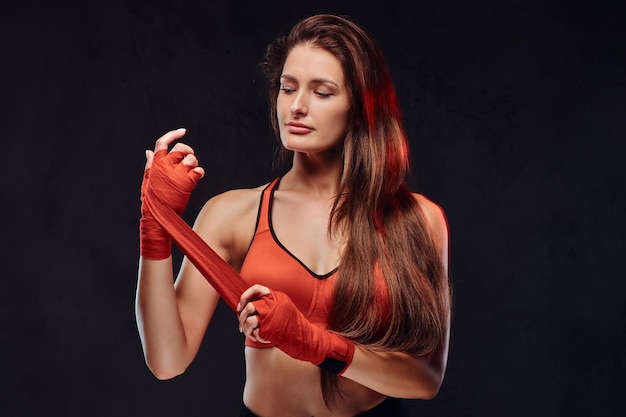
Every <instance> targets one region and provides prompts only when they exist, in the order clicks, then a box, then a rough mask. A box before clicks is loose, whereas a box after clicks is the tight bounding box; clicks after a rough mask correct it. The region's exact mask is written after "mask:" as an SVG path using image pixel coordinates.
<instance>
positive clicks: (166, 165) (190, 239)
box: [142, 151, 249, 311]
mask: <svg viewBox="0 0 626 417" xmlns="http://www.w3.org/2000/svg"><path fill="white" fill-rule="evenodd" d="M170 154H176V152H171V153H170ZM181 160H182V154H180V155H179V156H176V155H174V156H173V157H171V158H170V157H169V156H168V153H167V151H159V152H157V153H156V154H155V155H154V159H153V161H152V167H151V168H150V169H149V170H148V171H150V172H149V177H148V175H146V176H145V177H146V178H148V180H147V181H146V180H145V179H144V183H145V186H144V185H142V189H145V190H144V191H143V192H142V202H143V205H142V213H143V212H144V211H145V213H146V214H145V215H144V217H146V218H148V219H149V220H148V221H147V223H148V224H150V223H151V221H154V222H155V223H157V224H158V225H160V226H161V227H162V228H163V229H164V231H165V233H166V234H168V235H169V236H171V237H172V239H173V240H174V242H176V245H177V246H178V247H179V248H180V250H181V251H182V252H183V253H184V254H185V255H186V256H187V257H188V258H189V260H190V261H191V262H192V263H193V264H194V265H195V267H196V268H197V269H198V270H199V271H200V273H201V274H202V275H203V276H204V277H205V278H206V280H207V281H209V283H210V284H211V285H212V286H213V288H215V290H216V291H217V292H218V293H219V294H220V296H221V297H222V299H223V300H224V301H225V302H226V304H228V306H229V307H230V308H231V309H232V310H233V311H235V310H236V307H237V303H238V302H239V298H240V297H241V294H242V293H243V292H244V291H245V290H246V289H247V288H248V287H249V285H248V284H247V283H246V281H245V280H244V279H243V278H241V277H240V276H239V274H238V273H237V271H235V270H234V269H233V268H232V267H231V266H230V265H229V264H228V263H226V262H225V261H224V260H223V259H222V258H221V257H220V256H219V255H218V254H217V253H215V251H214V250H213V249H212V248H211V247H210V246H209V245H207V244H206V242H205V241H204V240H202V238H201V237H200V236H198V234H197V233H196V232H194V231H193V229H192V228H191V227H189V225H188V224H187V223H185V221H184V220H183V219H182V218H181V217H180V214H181V213H182V211H183V210H184V208H185V206H186V205H187V201H188V199H189V195H190V194H191V191H192V190H193V188H194V187H195V185H196V183H197V181H198V180H199V179H200V175H199V174H198V173H196V172H195V171H193V170H189V167H187V166H185V165H183V164H182V163H180V161H181ZM177 161H178V162H177ZM142 221H143V218H142ZM142 243H143V246H144V247H145V246H146V244H145V242H143V236H142ZM150 244H153V242H151V241H149V243H148V247H150ZM142 250H143V249H142ZM169 255H170V254H169V251H168V253H167V256H166V257H168V256H169ZM142 256H143V252H142ZM146 257H148V258H149V256H146Z"/></svg>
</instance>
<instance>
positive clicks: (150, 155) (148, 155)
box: [144, 149, 154, 171]
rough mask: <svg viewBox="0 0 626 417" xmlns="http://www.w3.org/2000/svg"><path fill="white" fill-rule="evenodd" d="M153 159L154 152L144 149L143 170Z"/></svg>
mask: <svg viewBox="0 0 626 417" xmlns="http://www.w3.org/2000/svg"><path fill="white" fill-rule="evenodd" d="M153 159H154V152H153V151H151V150H149V149H146V165H145V166H144V171H145V170H146V169H148V168H150V167H151V166H152V160H153Z"/></svg>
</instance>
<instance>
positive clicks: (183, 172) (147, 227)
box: [139, 150, 202, 260]
mask: <svg viewBox="0 0 626 417" xmlns="http://www.w3.org/2000/svg"><path fill="white" fill-rule="evenodd" d="M184 157H185V155H184V154H183V153H182V152H175V151H174V152H170V153H168V152H167V150H161V151H158V152H156V153H155V154H154V158H153V160H152V166H151V167H150V168H148V169H146V170H145V171H144V177H143V182H142V183H141V219H140V221H139V253H140V255H141V256H143V257H144V258H146V259H155V260H158V259H166V258H168V257H169V256H170V254H171V251H172V239H171V237H170V234H169V233H168V232H167V231H165V229H164V228H163V227H162V226H161V225H160V224H159V222H157V221H156V220H155V218H154V216H153V215H152V213H151V212H150V210H149V209H148V207H147V204H146V196H147V194H148V190H150V191H151V192H154V193H153V194H155V195H158V198H159V200H160V201H161V202H162V203H163V204H164V205H166V206H168V207H170V208H171V209H172V210H173V211H174V212H175V213H176V214H177V215H179V216H180V215H181V214H182V213H183V211H184V210H185V206H186V205H187V202H188V201H189V196H190V195H191V192H192V191H193V189H194V187H195V186H196V184H197V182H198V180H199V179H200V178H201V177H202V175H201V174H199V173H197V172H196V171H194V170H193V169H191V167H188V166H186V165H184V164H183V163H182V160H183V158H184Z"/></svg>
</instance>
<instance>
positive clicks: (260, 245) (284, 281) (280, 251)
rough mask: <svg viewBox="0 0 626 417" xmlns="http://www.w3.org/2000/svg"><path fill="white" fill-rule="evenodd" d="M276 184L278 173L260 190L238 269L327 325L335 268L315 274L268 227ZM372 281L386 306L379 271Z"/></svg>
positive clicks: (269, 225) (335, 278) (321, 324)
mask: <svg viewBox="0 0 626 417" xmlns="http://www.w3.org/2000/svg"><path fill="white" fill-rule="evenodd" d="M279 184H280V177H279V178H276V179H275V180H274V181H272V182H271V183H270V184H269V185H268V186H267V187H266V188H265V189H264V190H263V192H262V194H261V203H260V205H259V212H258V216H257V223H256V230H255V233H254V237H253V239H252V243H251V244H250V248H249V249H248V253H247V255H246V258H245V259H244V262H243V265H242V266H241V270H240V272H239V273H240V275H241V277H242V278H243V279H244V280H245V281H247V282H248V283H249V284H250V285H253V284H261V285H265V286H266V287H268V288H271V289H273V290H278V291H281V292H283V293H285V294H287V295H288V296H289V298H291V300H292V301H293V303H294V304H295V305H296V307H297V308H298V310H300V311H301V312H302V314H304V316H305V317H306V318H307V319H308V320H309V321H311V322H312V323H314V324H317V325H319V326H322V327H327V325H328V318H329V315H330V309H331V307H332V300H333V292H334V288H335V282H336V280H337V269H334V270H333V271H331V272H329V273H327V274H325V275H318V274H316V273H314V272H313V271H311V269H309V268H308V267H307V266H306V265H305V264H304V263H302V261H301V260H299V259H298V258H297V257H296V256H294V255H293V254H292V253H291V252H289V250H288V249H287V248H285V247H284V246H283V245H282V244H281V243H280V241H279V240H278V238H277V237H276V234H275V233H274V230H273V229H272V203H273V200H274V191H276V189H278V186H279ZM376 282H377V284H378V285H376V287H377V289H378V291H377V297H376V301H377V302H379V303H380V302H382V303H384V304H385V307H386V304H387V303H388V296H387V292H386V286H384V284H383V286H381V285H380V283H381V282H383V283H384V280H382V275H381V274H377V279H376ZM381 290H383V291H384V292H382V291H381ZM383 311H388V309H387V308H385V309H383ZM246 345H247V346H253V347H260V348H265V347H268V345H267V344H264V343H259V342H254V341H252V340H250V339H249V338H246Z"/></svg>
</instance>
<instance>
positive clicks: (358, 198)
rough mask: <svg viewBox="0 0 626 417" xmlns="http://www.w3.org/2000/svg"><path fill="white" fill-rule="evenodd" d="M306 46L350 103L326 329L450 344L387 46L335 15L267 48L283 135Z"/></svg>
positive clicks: (414, 349)
mask: <svg viewBox="0 0 626 417" xmlns="http://www.w3.org/2000/svg"><path fill="white" fill-rule="evenodd" d="M301 44H309V45H311V46H314V47H318V48H323V49H325V50H327V51H329V52H330V53H332V54H333V55H334V56H335V57H336V58H337V59H338V60H339V62H340V63H341V65H342V68H343V74H344V81H345V87H346V89H347V92H348V96H349V99H350V104H351V106H350V111H349V114H348V123H347V126H348V127H347V131H346V136H345V140H344V143H343V153H342V157H343V170H342V175H341V178H340V180H339V184H338V194H337V198H336V199H335V201H334V205H333V208H332V211H331V216H330V221H329V233H331V234H332V233H336V232H337V231H341V233H342V234H343V235H344V236H346V237H347V242H346V247H345V249H344V251H343V253H342V256H341V262H340V266H339V271H338V278H337V285H336V289H335V299H334V302H333V307H332V310H331V313H330V321H329V329H330V330H333V331H336V332H339V333H341V334H343V335H344V336H346V337H348V338H350V339H351V340H353V341H355V342H356V343H360V344H364V345H367V346H368V347H370V348H373V349H380V350H394V351H403V352H407V353H411V354H415V355H426V354H428V353H431V352H433V351H435V350H436V349H437V348H439V347H440V343H441V341H442V340H444V334H445V332H446V328H447V318H448V313H449V309H450V285H449V279H448V277H447V276H446V274H445V268H444V265H443V264H442V259H441V257H440V255H439V253H438V251H437V249H436V247H435V244H434V242H433V240H432V238H431V235H430V233H429V229H428V226H427V221H426V219H425V217H424V213H423V212H422V210H421V208H420V206H419V204H418V202H417V200H416V199H415V198H414V196H413V195H412V193H411V192H410V191H409V189H408V187H407V185H406V182H405V179H406V176H407V174H408V172H409V169H410V166H409V148H408V141H407V138H406V134H405V131H404V127H403V126H402V121H401V119H402V117H401V113H400V109H399V106H398V102H397V98H396V95H395V90H394V87H393V83H392V80H391V76H390V73H389V70H388V68H387V65H386V63H385V59H384V57H383V54H382V52H381V49H380V48H379V46H378V45H377V43H376V42H375V41H374V40H373V39H372V38H371V37H370V36H369V35H368V34H367V33H366V32H365V31H364V30H363V29H362V28H361V27H360V26H359V25H357V24H356V23H354V22H353V21H351V20H350V19H347V18H345V17H342V16H336V15H330V14H317V15H314V16H311V17H308V18H306V19H304V20H302V21H300V22H298V23H297V24H296V25H295V26H294V27H293V28H292V29H291V31H290V32H289V34H288V35H287V36H285V37H281V38H279V39H277V40H276V41H274V42H273V43H272V44H270V45H269V46H268V48H267V51H266V55H265V59H264V61H263V62H262V63H261V68H262V69H263V71H264V74H265V76H266V79H267V82H268V84H269V101H270V116H271V123H272V126H273V128H274V131H275V133H276V135H277V136H279V131H278V126H277V117H276V100H277V96H278V92H279V88H280V76H281V72H282V69H283V66H284V63H285V60H286V58H287V55H288V54H289V52H290V51H291V50H292V49H293V48H294V47H295V46H297V45H301ZM377 270H380V271H381V272H382V276H383V277H384V280H385V284H386V288H387V294H388V300H389V302H388V303H387V304H388V308H385V306H381V303H380V302H376V293H377V285H376V280H375V278H376V275H380V274H379V273H377V272H376V271H377ZM381 317H382V318H386V319H385V320H381ZM322 388H323V392H324V399H325V401H326V402H327V405H328V404H329V403H330V402H332V401H333V400H334V399H335V398H336V395H337V394H339V395H340V392H339V391H338V390H337V380H336V378H333V376H330V375H329V374H327V373H325V372H322Z"/></svg>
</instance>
